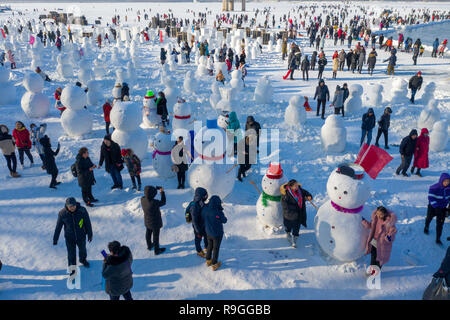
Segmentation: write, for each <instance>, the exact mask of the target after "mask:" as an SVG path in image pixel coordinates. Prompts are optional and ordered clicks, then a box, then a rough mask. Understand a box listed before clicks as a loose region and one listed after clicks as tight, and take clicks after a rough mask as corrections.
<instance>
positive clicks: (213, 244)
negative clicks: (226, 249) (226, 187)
mask: <svg viewBox="0 0 450 320" xmlns="http://www.w3.org/2000/svg"><path fill="white" fill-rule="evenodd" d="M202 217H203V220H204V221H205V230H206V234H207V235H208V249H207V252H206V265H207V266H208V267H209V266H212V268H213V270H214V271H215V270H217V268H219V267H220V266H221V264H222V263H221V262H219V261H218V259H219V249H220V244H221V242H222V238H223V224H224V223H227V218H226V217H225V215H224V214H223V207H222V200H220V198H219V197H218V196H212V197H211V199H210V200H209V202H208V204H207V205H206V206H205V207H204V208H203V210H202Z"/></svg>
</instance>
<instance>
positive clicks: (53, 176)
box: [50, 170, 58, 187]
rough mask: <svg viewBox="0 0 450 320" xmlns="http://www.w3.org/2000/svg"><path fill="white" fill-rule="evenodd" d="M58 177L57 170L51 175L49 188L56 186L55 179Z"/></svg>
mask: <svg viewBox="0 0 450 320" xmlns="http://www.w3.org/2000/svg"><path fill="white" fill-rule="evenodd" d="M57 176H58V170H56V172H53V173H52V180H51V181H50V187H53V186H56V177H57Z"/></svg>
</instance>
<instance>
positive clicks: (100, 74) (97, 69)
mask: <svg viewBox="0 0 450 320" xmlns="http://www.w3.org/2000/svg"><path fill="white" fill-rule="evenodd" d="M93 72H94V76H95V79H96V80H103V78H104V77H105V76H106V69H105V67H104V65H103V62H102V61H101V60H98V59H95V60H94V68H93Z"/></svg>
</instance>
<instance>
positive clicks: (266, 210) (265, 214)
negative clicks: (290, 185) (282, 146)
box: [256, 163, 287, 230]
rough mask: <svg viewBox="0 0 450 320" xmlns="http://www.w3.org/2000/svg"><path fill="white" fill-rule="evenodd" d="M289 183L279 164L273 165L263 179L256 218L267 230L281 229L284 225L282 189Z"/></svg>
mask: <svg viewBox="0 0 450 320" xmlns="http://www.w3.org/2000/svg"><path fill="white" fill-rule="evenodd" d="M286 182H287V178H286V177H285V176H284V175H283V170H282V169H281V165H280V164H279V163H271V164H270V165H269V169H268V170H267V172H266V174H265V175H264V177H263V179H262V183H261V185H262V189H263V192H262V193H261V195H260V196H259V198H258V201H257V202H256V218H257V219H258V221H259V222H260V223H261V224H262V225H263V226H264V227H265V228H272V229H273V230H276V229H279V228H280V227H281V226H282V224H283V212H282V209H281V203H280V200H281V192H280V187H281V186H282V185H283V184H285V183H286Z"/></svg>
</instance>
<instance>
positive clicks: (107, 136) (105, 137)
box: [103, 134, 112, 141]
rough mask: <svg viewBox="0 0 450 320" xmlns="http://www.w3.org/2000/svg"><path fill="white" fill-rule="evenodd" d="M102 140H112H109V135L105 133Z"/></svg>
mask: <svg viewBox="0 0 450 320" xmlns="http://www.w3.org/2000/svg"><path fill="white" fill-rule="evenodd" d="M103 139H104V140H108V141H112V140H111V135H110V134H107V135H106V136H104V137H103Z"/></svg>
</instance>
